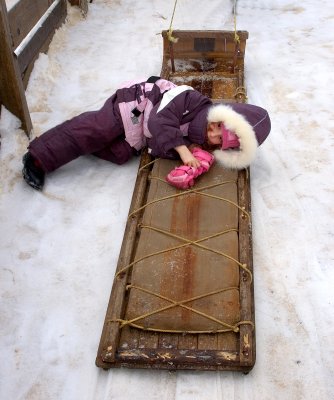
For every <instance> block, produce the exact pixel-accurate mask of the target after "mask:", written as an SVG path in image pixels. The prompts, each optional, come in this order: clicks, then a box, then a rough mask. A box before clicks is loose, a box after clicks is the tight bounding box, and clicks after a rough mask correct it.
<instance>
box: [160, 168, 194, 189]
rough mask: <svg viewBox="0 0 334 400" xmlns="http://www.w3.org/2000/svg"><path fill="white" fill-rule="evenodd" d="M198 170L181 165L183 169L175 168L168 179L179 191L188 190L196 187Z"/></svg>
mask: <svg viewBox="0 0 334 400" xmlns="http://www.w3.org/2000/svg"><path fill="white" fill-rule="evenodd" d="M197 169H198V168H194V167H188V166H187V165H181V167H176V168H174V169H173V170H172V171H171V172H170V173H169V174H168V175H167V177H166V180H167V182H168V183H170V184H171V185H172V186H175V187H177V188H178V189H188V188H190V187H191V186H193V185H194V183H195V181H194V179H195V178H196V176H197V175H196V174H195V173H196V170H197Z"/></svg>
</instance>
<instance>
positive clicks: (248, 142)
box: [208, 104, 258, 169]
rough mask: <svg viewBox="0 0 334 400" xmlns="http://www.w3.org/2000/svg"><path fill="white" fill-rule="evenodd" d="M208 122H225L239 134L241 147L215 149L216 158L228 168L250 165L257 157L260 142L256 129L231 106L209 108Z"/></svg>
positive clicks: (240, 167)
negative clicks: (258, 141) (257, 138)
mask: <svg viewBox="0 0 334 400" xmlns="http://www.w3.org/2000/svg"><path fill="white" fill-rule="evenodd" d="M208 122H223V123H224V125H225V127H226V128H227V129H229V130H230V131H232V132H233V133H235V134H236V135H237V136H238V138H239V142H240V147H239V149H235V150H232V149H228V150H215V151H214V155H215V159H216V160H217V161H218V162H219V163H220V164H222V165H224V167H227V168H233V169H243V168H246V167H248V166H249V165H250V164H251V162H252V161H253V160H254V158H255V155H256V149H257V147H258V143H257V140H256V135H255V132H254V129H253V128H252V126H251V125H250V124H249V122H248V121H247V120H246V118H245V117H244V116H243V115H241V114H239V113H237V112H236V111H234V110H233V109H232V108H231V107H229V106H226V105H223V104H219V105H217V106H213V107H211V108H210V109H209V112H208Z"/></svg>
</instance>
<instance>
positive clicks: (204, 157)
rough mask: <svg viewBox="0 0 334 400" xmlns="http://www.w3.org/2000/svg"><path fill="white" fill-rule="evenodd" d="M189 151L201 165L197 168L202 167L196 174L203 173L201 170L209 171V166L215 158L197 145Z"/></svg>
mask: <svg viewBox="0 0 334 400" xmlns="http://www.w3.org/2000/svg"><path fill="white" fill-rule="evenodd" d="M191 152H192V154H193V156H194V157H195V158H196V159H197V160H198V161H199V162H200V163H201V166H200V167H198V168H197V169H200V168H202V171H201V172H200V173H198V174H197V176H198V175H201V174H203V172H207V171H209V168H210V167H211V165H212V164H213V162H214V160H215V158H214V156H213V155H212V154H211V153H209V152H207V151H205V150H202V149H201V148H199V147H195V148H194V149H193V150H192V151H191Z"/></svg>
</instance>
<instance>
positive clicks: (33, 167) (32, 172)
mask: <svg viewBox="0 0 334 400" xmlns="http://www.w3.org/2000/svg"><path fill="white" fill-rule="evenodd" d="M22 161H23V169H22V174H23V179H24V180H25V181H26V182H27V184H28V185H29V186H31V187H32V188H34V189H36V190H42V189H43V186H44V180H45V172H44V171H43V169H42V167H41V165H40V163H39V161H38V160H36V159H35V158H34V157H33V156H32V155H31V153H29V152H28V153H26V154H25V155H24V156H23V159H22Z"/></svg>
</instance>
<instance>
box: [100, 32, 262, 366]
mask: <svg viewBox="0 0 334 400" xmlns="http://www.w3.org/2000/svg"><path fill="white" fill-rule="evenodd" d="M236 34H237V37H236ZM236 34H235V32H231V31H173V37H176V38H178V41H177V43H171V42H170V41H169V40H168V38H167V36H168V32H166V31H164V32H162V36H163V40H164V55H163V65H162V71H161V76H162V77H163V78H166V79H169V80H172V81H174V82H175V83H177V84H188V85H190V86H194V87H195V88H196V89H198V90H201V91H202V92H203V93H204V94H205V95H208V96H209V97H211V94H212V93H215V96H212V99H213V101H217V102H219V101H224V102H245V101H246V92H245V89H244V54H245V46H246V39H247V38H248V33H247V32H245V31H238V32H236ZM185 65H186V67H185ZM189 65H190V68H188V67H189ZM217 66H218V67H217ZM215 86H217V87H218V88H217V87H216V88H214V87H215ZM150 161H151V157H150V156H149V155H148V154H147V152H144V153H143V154H142V156H141V162H140V167H139V170H138V176H137V180H136V184H135V188H134V193H133V197H132V202H131V206H130V211H129V217H128V221H127V225H126V229H125V234H124V239H123V243H122V247H121V251H120V256H119V260H118V265H117V269H116V273H115V278H114V282H113V287H112V291H111V295H110V300H109V305H108V308H107V313H106V317H105V321H104V326H103V330H102V335H101V340H100V344H99V348H98V353H97V358H96V365H97V366H98V367H101V368H103V369H109V368H114V367H129V368H152V369H168V370H178V369H191V370H233V371H242V372H244V373H247V372H249V371H250V370H251V369H252V368H253V366H254V363H255V355H256V346H255V315H254V286H253V282H254V279H253V261H252V232H251V210H250V207H251V196H250V175H249V169H247V170H241V171H235V172H234V173H235V176H236V178H235V183H236V188H237V201H238V204H237V207H238V212H237V223H238V235H237V246H238V262H239V266H240V273H239V287H238V290H239V301H240V310H239V312H240V314H239V315H240V324H236V325H234V327H232V329H229V330H228V331H227V332H220V331H219V330H217V332H214V331H210V332H204V331H203V332H198V333H192V332H186V331H183V332H176V333H175V332H169V331H168V330H165V331H164V330H163V329H162V331H159V330H158V331H157V330H154V329H153V330H149V328H147V327H145V324H144V325H143V326H141V325H140V319H141V318H138V320H139V323H138V321H135V322H133V323H132V324H131V323H129V321H126V320H125V317H124V315H125V310H126V307H127V302H128V299H129V295H128V289H129V288H131V287H133V286H135V285H133V284H132V271H133V266H134V264H135V262H136V251H137V249H138V242H139V241H140V238H141V232H142V226H141V224H142V219H143V213H144V212H145V209H146V206H147V202H148V198H150V189H152V187H153V183H152V182H154V179H152V174H153V175H154V174H156V171H159V170H163V171H165V170H167V171H168V170H170V169H171V168H172V167H173V166H174V165H178V163H177V162H172V161H170V160H162V159H159V160H155V161H154V162H153V163H150ZM165 163H167V167H166V165H165ZM171 163H172V164H171ZM152 165H153V167H152ZM166 168H167V169H166ZM217 168H222V167H221V166H217V165H216V164H214V166H213V167H212V168H211V170H210V171H209V173H208V174H207V175H209V174H211V175H210V176H211V177H213V178H215V177H216V176H217V175H216V174H217V173H218V174H219V173H221V170H219V169H217ZM152 170H153V172H152ZM203 176H204V175H203ZM153 178H155V177H154V176H153ZM160 179H161V178H160ZM203 179H204V178H203ZM207 179H210V177H209V178H207ZM161 180H162V179H161ZM201 182H202V181H201ZM211 183H212V182H211ZM160 184H161V185H162V184H163V182H162V183H160ZM202 186H203V185H202ZM209 186H210V185H209ZM211 186H214V185H211ZM155 187H156V186H155ZM193 189H194V192H193V193H191V196H195V197H194V199H195V200H196V196H201V184H200V183H197V182H196V185H195V186H194V187H193ZM196 189H197V190H196ZM152 190H153V189H152ZM172 190H174V191H175V196H176V197H175V201H176V199H177V198H178V197H177V196H178V195H179V192H180V191H179V190H177V189H174V188H172ZM166 207H167V206H166ZM213 212H214V211H213ZM198 242H200V241H198ZM195 245H196V243H195ZM148 257H150V256H148ZM157 295H158V296H159V293H158V294H157ZM171 302H172V300H171ZM186 302H187V300H185V302H183V304H181V307H182V306H183V305H184V304H186ZM181 303H182V302H181ZM171 307H173V304H172V306H171ZM166 308H168V307H166ZM130 322H131V321H130ZM136 324H138V327H136V326H137V325H136Z"/></svg>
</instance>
